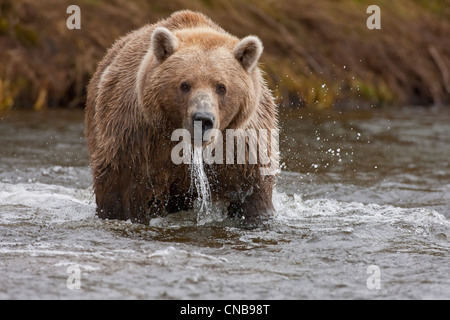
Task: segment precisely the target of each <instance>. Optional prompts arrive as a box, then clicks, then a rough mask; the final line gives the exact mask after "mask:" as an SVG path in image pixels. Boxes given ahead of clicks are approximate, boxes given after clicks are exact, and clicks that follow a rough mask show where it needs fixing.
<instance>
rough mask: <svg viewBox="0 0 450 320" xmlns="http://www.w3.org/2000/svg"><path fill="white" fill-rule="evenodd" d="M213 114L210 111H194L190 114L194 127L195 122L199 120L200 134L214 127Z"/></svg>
mask: <svg viewBox="0 0 450 320" xmlns="http://www.w3.org/2000/svg"><path fill="white" fill-rule="evenodd" d="M214 120H215V118H214V115H213V114H212V113H211V112H196V113H194V114H193V115H192V122H193V123H194V128H195V122H197V121H199V122H201V123H202V136H203V135H204V134H205V132H206V131H208V130H210V129H212V128H213V127H214Z"/></svg>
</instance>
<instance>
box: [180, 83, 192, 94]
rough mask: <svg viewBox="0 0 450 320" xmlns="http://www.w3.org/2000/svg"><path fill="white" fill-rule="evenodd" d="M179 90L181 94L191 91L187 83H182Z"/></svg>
mask: <svg viewBox="0 0 450 320" xmlns="http://www.w3.org/2000/svg"><path fill="white" fill-rule="evenodd" d="M180 89H181V91H183V92H189V91H190V90H191V85H190V84H189V83H187V82H183V83H182V84H181V85H180Z"/></svg>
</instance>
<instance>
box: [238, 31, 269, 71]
mask: <svg viewBox="0 0 450 320" xmlns="http://www.w3.org/2000/svg"><path fill="white" fill-rule="evenodd" d="M263 48H264V47H263V44H262V42H261V40H259V38H258V37H255V36H248V37H245V38H244V39H242V40H241V41H240V42H239V43H238V44H237V46H236V48H234V56H235V58H236V59H237V60H238V61H239V62H240V63H241V65H242V67H243V68H244V69H245V70H246V71H248V72H251V71H252V70H253V68H254V67H255V66H256V64H257V63H258V60H259V57H261V54H262V52H263Z"/></svg>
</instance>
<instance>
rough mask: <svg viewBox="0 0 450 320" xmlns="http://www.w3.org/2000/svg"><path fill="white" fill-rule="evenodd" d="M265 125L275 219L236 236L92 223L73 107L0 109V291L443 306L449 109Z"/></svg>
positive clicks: (222, 230) (176, 225)
mask: <svg viewBox="0 0 450 320" xmlns="http://www.w3.org/2000/svg"><path fill="white" fill-rule="evenodd" d="M280 120H281V125H282V132H281V135H280V149H281V156H282V161H281V162H282V164H283V165H282V172H281V175H280V179H279V181H278V184H277V187H276V190H275V193H274V204H275V207H276V209H277V213H276V216H275V217H274V219H273V221H272V222H271V223H270V225H268V226H265V227H263V228H258V229H253V230H248V229H242V228H239V227H238V226H236V225H234V224H233V222H232V221H229V220H228V219H223V218H220V217H217V218H214V219H213V221H211V222H208V223H206V224H203V225H197V212H194V211H193V212H183V213H179V214H175V215H171V216H169V217H165V218H157V219H154V220H152V221H151V223H150V225H149V226H142V225H133V224H131V223H129V222H122V221H103V220H99V219H98V218H96V217H95V199H94V196H93V192H92V188H91V175H90V170H89V167H88V161H87V151H86V147H85V141H84V138H83V130H84V125H83V113H82V112H81V111H49V112H44V113H29V112H13V113H10V114H7V115H0V146H1V148H0V299H20V298H26V299H44V298H50V299H59V298H63V299H75V298H77V299H78V298H81V299H104V298H118V299H136V298H138V299H317V298H321V299H333V298H337V299H360V298H363V299H372V298H375V299H429V298H442V299H450V258H449V250H450V239H449V238H450V108H440V109H415V108H405V109H400V110H395V111H394V110H391V111H390V110H381V111H380V110H375V111H357V112H356V111H349V112H342V113H341V112H338V111H335V112H325V113H322V114H312V113H309V112H308V111H298V110H296V111H288V112H283V113H282V114H281V116H280ZM77 285H79V289H77Z"/></svg>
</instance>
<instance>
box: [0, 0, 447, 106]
mask: <svg viewBox="0 0 450 320" xmlns="http://www.w3.org/2000/svg"><path fill="white" fill-rule="evenodd" d="M73 4H76V5H78V6H79V7H80V9H81V29H80V30H69V29H68V28H67V26H66V20H67V18H68V17H69V14H67V13H66V9H67V7H68V6H69V5H73ZM371 4H376V5H378V6H379V7H380V9H381V30H369V29H368V28H367V27H366V20H367V18H368V17H369V16H370V15H369V14H367V13H366V9H367V7H368V6H369V5H371ZM180 9H191V10H197V11H200V12H203V13H205V14H206V15H208V16H210V17H211V18H212V19H213V20H214V21H216V22H217V23H218V24H220V25H221V26H222V27H223V28H224V29H226V30H228V31H229V32H231V33H233V34H235V35H237V36H240V37H243V36H245V35H248V34H255V35H258V36H259V37H260V38H261V39H262V41H263V43H264V46H265V52H264V55H263V58H262V67H263V69H264V70H265V72H266V78H267V80H268V82H269V86H270V88H271V89H272V90H273V91H274V93H275V95H276V97H277V100H278V103H279V104H280V105H282V106H286V107H316V108H328V107H343V106H347V105H351V106H383V105H432V104H450V37H449V34H450V5H449V2H448V0H428V1H427V0H396V1H388V0H377V1H372V0H370V1H365V0H339V1H336V0H315V1H309V0H283V1H275V0H248V1H242V0H189V1H187V0H172V1H167V0H151V1H150V0H131V1H130V0H113V1H107V0H63V1H61V0H43V1H33V0H1V1H0V110H2V109H3V110H4V109H10V108H13V107H15V108H34V109H36V110H39V109H42V108H46V107H56V106H62V107H68V108H71V107H82V106H83V105H84V101H85V87H86V84H87V83H88V81H89V79H90V77H91V76H92V74H93V72H94V71H95V68H96V66H97V63H98V62H99V61H100V59H101V58H102V56H103V55H104V54H105V51H106V49H107V48H109V47H110V46H111V44H112V43H113V42H114V40H116V39H117V38H118V37H120V36H122V35H124V34H126V33H127V32H129V31H131V30H133V29H136V28H138V27H140V26H142V25H144V24H146V23H152V22H154V21H157V20H158V19H162V18H165V17H167V16H168V15H170V14H171V13H172V12H173V11H176V10H180Z"/></svg>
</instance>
